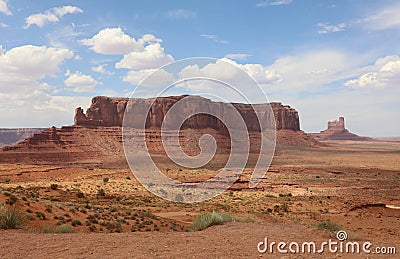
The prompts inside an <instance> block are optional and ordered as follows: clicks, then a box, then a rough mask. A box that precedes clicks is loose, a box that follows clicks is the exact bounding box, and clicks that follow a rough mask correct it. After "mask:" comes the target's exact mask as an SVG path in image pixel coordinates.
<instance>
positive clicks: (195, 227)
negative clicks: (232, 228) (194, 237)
mask: <svg viewBox="0 0 400 259" xmlns="http://www.w3.org/2000/svg"><path fill="white" fill-rule="evenodd" d="M232 221H239V220H238V219H237V218H235V217H233V216H231V215H229V214H227V213H221V212H215V211H213V212H211V213H202V214H200V215H197V217H196V219H195V220H194V221H193V222H192V224H191V226H190V229H189V230H192V231H200V230H204V229H206V228H208V227H211V226H214V225H221V224H224V223H225V222H232Z"/></svg>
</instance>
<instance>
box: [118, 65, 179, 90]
mask: <svg viewBox="0 0 400 259" xmlns="http://www.w3.org/2000/svg"><path fill="white" fill-rule="evenodd" d="M149 75H151V76H150V77H149V78H148V79H146V80H144V81H143V82H142V80H143V79H145V78H146V77H147V76H149ZM122 80H123V81H124V82H128V83H131V84H133V85H139V83H140V82H142V84H141V86H148V87H162V88H165V87H167V86H168V85H170V84H172V83H173V82H175V81H176V79H175V78H174V75H173V74H171V73H168V72H167V71H165V70H163V69H144V70H138V71H129V72H128V73H127V75H126V76H125V77H124V78H123V79H122Z"/></svg>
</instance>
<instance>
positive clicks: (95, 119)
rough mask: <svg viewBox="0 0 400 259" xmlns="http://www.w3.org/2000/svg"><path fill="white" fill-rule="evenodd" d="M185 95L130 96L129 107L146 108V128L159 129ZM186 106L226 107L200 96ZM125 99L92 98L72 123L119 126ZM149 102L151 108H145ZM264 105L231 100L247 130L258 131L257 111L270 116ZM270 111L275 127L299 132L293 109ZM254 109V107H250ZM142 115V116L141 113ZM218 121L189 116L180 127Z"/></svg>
mask: <svg viewBox="0 0 400 259" xmlns="http://www.w3.org/2000/svg"><path fill="white" fill-rule="evenodd" d="M184 97H187V96H171V97H159V98H157V99H156V100H154V99H132V101H131V103H130V104H132V109H134V110H135V112H136V113H137V116H141V113H144V112H146V111H147V110H149V113H148V114H147V120H146V128H159V127H161V125H162V122H163V120H164V117H165V115H166V114H167V112H168V110H169V109H170V108H171V107H172V106H173V105H174V104H175V103H176V102H177V101H179V100H181V99H182V98H184ZM190 98H191V101H190V105H188V107H184V109H190V108H192V107H190V106H198V107H202V108H204V110H210V111H211V110H212V111H221V116H222V117H223V115H224V113H223V111H224V110H226V109H227V105H226V104H225V103H221V102H213V101H211V100H209V99H206V98H203V97H190ZM128 101H129V99H128V98H109V97H104V96H98V97H94V98H93V99H92V104H91V106H90V108H89V109H87V111H86V114H85V113H84V112H83V110H82V108H80V107H79V108H77V109H76V110H75V118H74V122H75V125H79V126H106V127H109V126H122V123H123V118H124V113H125V109H126V106H127V104H128ZM150 105H151V108H150V109H148V108H147V107H149V106H150ZM267 105H268V104H255V105H253V106H252V105H249V104H241V103H233V106H234V107H235V108H236V109H237V110H238V111H239V113H240V115H241V116H242V117H243V119H244V121H245V122H246V125H247V127H248V129H249V130H250V131H259V129H260V128H259V122H258V119H257V115H256V113H257V114H259V115H261V116H262V118H265V119H266V120H265V121H269V120H271V119H272V118H273V117H272V116H271V114H269V113H268V112H267V111H268V110H269V109H268V108H267ZM270 106H271V108H272V111H273V113H274V118H275V124H276V129H277V130H281V129H285V130H293V131H300V122H299V115H298V113H297V111H296V110H295V109H293V108H290V106H284V105H282V104H281V103H271V104H270ZM253 108H254V109H253ZM143 116H144V115H143ZM222 126H223V125H222V122H221V121H220V120H217V119H216V118H215V117H214V116H210V115H205V114H203V115H198V116H196V118H195V119H189V120H187V121H186V122H185V124H183V126H182V128H194V129H205V128H212V129H220V128H221V127H222Z"/></svg>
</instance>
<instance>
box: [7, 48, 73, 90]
mask: <svg viewBox="0 0 400 259" xmlns="http://www.w3.org/2000/svg"><path fill="white" fill-rule="evenodd" d="M1 49H2V48H1ZM0 53H1V55H0V82H2V81H7V82H13V81H15V82H21V81H29V82H32V81H34V80H38V79H42V78H44V77H45V76H49V75H53V74H55V73H56V72H58V71H59V69H60V68H59V66H60V65H61V63H62V62H63V61H64V60H66V59H71V58H72V57H73V56H74V53H73V52H72V51H70V50H68V49H60V48H48V47H46V46H41V47H39V46H32V45H24V46H21V47H16V48H13V49H11V50H9V51H4V50H1V51H0ZM12 85H13V84H12Z"/></svg>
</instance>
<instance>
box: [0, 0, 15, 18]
mask: <svg viewBox="0 0 400 259" xmlns="http://www.w3.org/2000/svg"><path fill="white" fill-rule="evenodd" d="M7 3H8V1H7V0H0V13H3V14H5V15H12V13H11V12H10V10H9V9H8V5H7Z"/></svg>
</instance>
